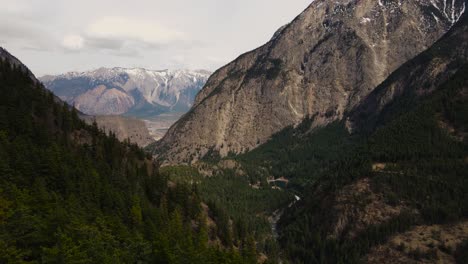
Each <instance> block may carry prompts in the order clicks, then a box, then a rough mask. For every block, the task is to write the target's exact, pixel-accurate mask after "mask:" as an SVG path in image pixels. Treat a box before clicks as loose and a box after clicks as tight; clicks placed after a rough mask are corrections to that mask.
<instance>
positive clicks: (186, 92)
mask: <svg viewBox="0 0 468 264" xmlns="http://www.w3.org/2000/svg"><path fill="white" fill-rule="evenodd" d="M209 75H210V72H209V71H206V70H148V69H144V68H123V67H114V68H99V69H96V70H92V71H86V72H69V73H65V74H61V75H56V76H52V75H46V76H43V77H41V78H39V79H40V80H41V81H42V82H43V83H44V85H45V86H46V87H47V88H48V89H49V90H51V91H53V92H54V93H55V94H57V95H58V96H59V97H60V98H61V99H63V100H64V101H66V102H68V103H69V104H70V105H75V106H76V107H77V108H78V109H79V110H80V111H82V112H84V113H85V114H90V115H119V114H128V115H131V116H151V115H157V114H160V113H164V112H174V111H175V112H177V111H180V112H185V111H187V110H188V109H189V108H190V107H191V105H192V101H193V98H194V97H195V94H196V93H198V91H199V89H200V88H201V87H202V86H203V84H204V83H205V81H206V79H207V78H208V76H209Z"/></svg>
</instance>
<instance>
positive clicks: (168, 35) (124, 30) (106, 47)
mask: <svg viewBox="0 0 468 264" xmlns="http://www.w3.org/2000/svg"><path fill="white" fill-rule="evenodd" d="M185 42H187V37H186V34H184V33H182V32H180V31H176V30H171V29H169V28H166V27H164V26H162V25H160V24H159V23H158V22H156V21H153V20H145V19H139V18H129V17H116V16H106V17H101V18H99V19H96V20H95V21H93V22H92V23H90V24H88V25H87V26H85V27H84V28H83V29H82V30H81V32H80V33H78V34H67V35H65V36H64V37H63V38H62V42H61V46H62V48H64V50H65V51H67V52H79V51H85V52H95V51H100V52H106V53H108V54H112V55H115V56H123V57H135V56H141V54H140V51H142V50H147V49H155V50H159V49H163V48H165V47H168V46H171V45H172V46H177V45H178V46H180V45H181V44H183V43H185Z"/></svg>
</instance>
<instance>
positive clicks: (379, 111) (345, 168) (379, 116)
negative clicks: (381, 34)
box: [236, 17, 468, 263]
mask: <svg viewBox="0 0 468 264" xmlns="http://www.w3.org/2000/svg"><path fill="white" fill-rule="evenodd" d="M466 29H467V20H466V17H465V18H464V19H462V21H461V22H460V23H459V24H458V25H457V26H455V27H454V29H453V30H452V32H450V33H448V34H447V36H445V37H444V38H443V39H442V40H440V41H439V42H438V43H436V44H435V45H434V46H433V47H432V48H431V49H429V50H428V51H426V52H424V53H422V54H421V55H419V56H418V57H416V58H415V59H414V60H412V61H410V62H408V63H406V64H405V65H404V66H403V67H402V68H401V69H400V70H398V71H396V72H395V73H394V74H393V75H392V76H391V77H390V78H389V79H388V80H387V81H385V82H384V83H383V84H382V85H381V86H380V87H378V88H377V89H376V90H375V91H374V92H373V93H372V94H371V95H370V96H369V98H368V100H364V101H363V105H362V106H360V107H357V108H356V110H355V112H352V113H349V116H350V119H347V120H342V121H339V122H335V123H332V124H330V125H328V126H326V127H323V128H317V129H312V130H311V129H310V123H311V122H312V120H313V119H314V116H312V117H310V120H306V121H304V122H303V123H302V124H301V125H299V126H297V127H290V128H287V129H285V130H283V131H282V132H280V133H278V134H276V135H275V136H274V137H273V139H272V140H270V141H269V142H268V143H266V144H264V145H262V146H260V147H259V148H257V149H255V150H253V151H251V152H249V153H247V154H244V155H241V156H238V157H237V158H236V159H237V160H238V161H239V162H241V163H242V164H243V165H244V168H246V169H247V171H248V173H249V174H250V175H258V177H262V175H274V176H275V177H281V176H285V177H287V178H289V179H290V185H289V187H292V188H293V189H294V190H296V191H300V192H301V195H303V196H305V197H304V199H303V200H302V201H300V202H298V203H296V204H295V205H294V206H293V207H291V208H288V209H286V211H285V212H284V213H283V217H282V218H281V221H280V222H279V230H280V238H279V240H280V245H281V247H282V248H283V249H284V251H283V253H284V255H283V257H284V258H285V259H289V260H291V261H292V262H294V263H361V262H364V263H418V262H425V263H437V262H442V263H466V255H464V254H463V252H464V250H465V249H466V243H467V238H468V229H467V228H466V226H467V223H468V222H467V220H468V195H467V193H468V178H467V177H466V176H467V173H468V161H467V157H468V141H467V140H468V139H467V137H466V135H467V132H468V119H467V117H468V101H467V96H468V92H467V91H468V64H467V58H468V56H467V52H466V38H467V34H466V32H467V31H466ZM350 121H353V122H355V124H356V125H355V126H351V127H354V130H355V131H353V133H350V132H349V131H350V124H349V122H350ZM455 230H456V231H455Z"/></svg>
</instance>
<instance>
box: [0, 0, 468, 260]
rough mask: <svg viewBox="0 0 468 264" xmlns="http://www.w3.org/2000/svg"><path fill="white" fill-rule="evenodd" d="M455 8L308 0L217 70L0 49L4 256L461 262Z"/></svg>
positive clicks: (467, 217)
mask: <svg viewBox="0 0 468 264" xmlns="http://www.w3.org/2000/svg"><path fill="white" fill-rule="evenodd" d="M466 4H468V1H467V0H453V1H446V0H421V1H416V0H408V1H400V0H391V1H390V0H388V1H387V0H379V1H374V0H360V1H354V0H338V1H326V0H315V1H310V3H309V5H308V6H307V8H306V9H305V10H304V11H303V12H302V13H300V14H299V15H298V16H297V17H296V18H295V19H293V20H292V21H291V22H290V23H288V24H286V25H285V26H283V27H281V28H280V29H279V30H278V31H277V32H276V33H275V34H274V35H273V37H272V38H271V39H270V40H269V41H268V42H267V43H265V44H264V45H262V46H260V47H258V48H256V49H254V50H251V51H249V52H247V53H244V54H242V55H240V56H239V57H237V58H236V59H235V60H233V61H232V62H230V63H228V64H226V65H225V66H223V67H221V68H219V69H218V70H216V71H214V72H213V73H211V72H210V71H206V70H184V69H180V70H149V69H145V68H138V67H133V68H125V67H114V68H98V69H96V70H91V71H84V72H68V73H64V74H59V75H54V76H52V75H47V76H44V77H41V78H36V77H35V75H34V73H33V72H32V71H30V70H29V68H28V67H27V66H26V65H25V64H23V63H22V62H21V61H20V60H19V59H17V58H16V57H14V56H13V55H12V54H10V53H9V52H8V51H7V50H6V49H3V48H0V93H1V94H2V96H0V263H8V264H10V263H166V264H169V263H200V264H202V263H203V264H205V263H207V264H209V263H213V264H215V263H232V264H236V263H239V264H241V263H242V264H244V263H246V264H254V263H261V264H273V263H279V264H282V263H284V264H295V263H298V264H309V263H311V264H335V263H336V264H342V263H346V264H353V263H356V264H357V263H369V264H374V263H375V264H378V263H379V264H380V263H402V264H403V263H415V264H423V263H450V264H465V263H467V261H468V254H467V252H468V178H467V175H468V138H467V135H468V100H467V99H468V14H466V13H465V8H466ZM219 23H220V24H221V22H219ZM143 28H145V27H143ZM152 28H153V27H152ZM133 30H134V29H133ZM138 32H139V31H138ZM158 33H159V34H166V35H167V36H170V35H171V34H169V33H168V32H165V31H162V30H161V31H159V32H158ZM182 35H184V34H182V33H181V34H180V36H179V35H178V34H175V33H174V36H178V37H180V38H182ZM132 36H133V37H135V35H132ZM184 36H185V35H184ZM174 38H175V37H174ZM178 41H180V43H183V41H182V40H178ZM90 43H92V41H91V40H89V39H88V40H83V43H82V45H83V46H86V45H90ZM194 43H195V42H194ZM200 43H201V42H200ZM127 44H128V43H127ZM192 44H193V43H192ZM180 45H181V47H182V46H184V45H182V44H180ZM193 45H194V47H191V48H196V47H195V46H196V45H195V44H193ZM197 45H201V44H197ZM124 46H125V45H123V44H122V46H120V48H123V47H124ZM144 47H145V49H150V48H151V47H152V48H155V47H158V48H163V47H164V45H163V44H161V45H144ZM213 52H215V51H214V50H213ZM122 60H124V59H122Z"/></svg>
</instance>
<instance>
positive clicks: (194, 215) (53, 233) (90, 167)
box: [0, 57, 256, 263]
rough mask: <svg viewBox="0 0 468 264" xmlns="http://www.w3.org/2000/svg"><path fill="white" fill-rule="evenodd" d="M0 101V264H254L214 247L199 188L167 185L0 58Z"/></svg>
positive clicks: (246, 252)
mask: <svg viewBox="0 0 468 264" xmlns="http://www.w3.org/2000/svg"><path fill="white" fill-rule="evenodd" d="M7 58H8V57H7ZM0 94H1V95H2V96H1V97H0V263H248V262H255V261H256V255H255V248H252V247H250V248H247V247H246V248H245V249H243V248H238V249H235V250H234V249H232V248H231V247H226V246H223V245H221V244H215V243H211V242H210V241H212V240H213V239H214V238H215V237H216V236H215V235H213V234H211V231H210V229H209V228H208V227H207V212H206V210H202V208H201V203H200V197H199V195H198V193H197V191H196V189H195V188H192V187H191V185H188V184H168V181H167V179H166V178H164V177H163V176H161V175H160V174H159V173H158V167H157V165H156V164H155V163H154V162H153V160H152V159H151V158H150V157H149V156H147V155H146V154H145V153H144V152H143V151H142V150H141V149H140V148H138V147H137V146H136V145H132V144H130V143H128V142H124V143H121V142H119V141H118V140H117V139H116V137H115V135H113V134H110V135H106V134H104V133H103V132H102V131H100V130H99V129H98V128H97V126H96V125H95V124H94V125H91V126H90V125H86V124H85V123H84V122H83V121H81V120H80V119H79V118H78V116H77V113H76V110H75V109H72V108H70V107H69V106H67V105H66V104H63V103H61V102H59V101H58V100H57V99H56V98H55V97H54V96H53V95H52V94H51V93H50V92H48V91H46V90H45V89H44V87H43V86H42V85H41V84H40V83H39V82H38V81H37V80H36V79H35V78H34V77H33V76H31V75H30V73H29V72H28V71H26V68H25V67H24V66H19V65H12V64H11V63H10V61H9V60H8V59H1V60H0ZM169 186H170V187H169ZM210 236H214V238H213V237H211V238H210ZM241 253H242V254H241Z"/></svg>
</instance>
